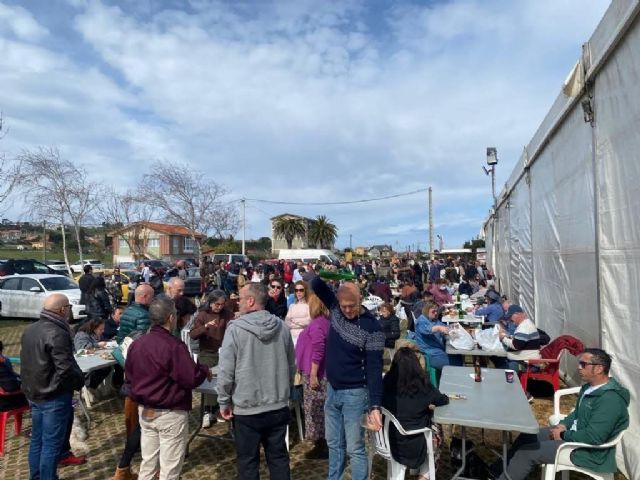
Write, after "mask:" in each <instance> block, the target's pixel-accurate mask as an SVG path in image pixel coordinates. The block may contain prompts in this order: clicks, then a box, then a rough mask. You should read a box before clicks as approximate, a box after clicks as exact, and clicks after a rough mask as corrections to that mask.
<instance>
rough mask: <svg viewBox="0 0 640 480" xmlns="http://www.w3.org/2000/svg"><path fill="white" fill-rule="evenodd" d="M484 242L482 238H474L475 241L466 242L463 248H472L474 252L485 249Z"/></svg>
mask: <svg viewBox="0 0 640 480" xmlns="http://www.w3.org/2000/svg"><path fill="white" fill-rule="evenodd" d="M484 247H485V245H484V240H483V239H481V238H474V239H473V240H468V241H466V242H464V245H463V246H462V248H471V249H473V250H476V249H478V248H484Z"/></svg>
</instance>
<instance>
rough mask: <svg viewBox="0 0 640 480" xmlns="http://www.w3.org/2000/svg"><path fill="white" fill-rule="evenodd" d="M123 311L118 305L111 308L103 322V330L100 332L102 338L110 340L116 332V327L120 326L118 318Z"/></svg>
mask: <svg viewBox="0 0 640 480" xmlns="http://www.w3.org/2000/svg"><path fill="white" fill-rule="evenodd" d="M122 312H124V307H123V306H122V305H118V306H117V307H115V308H114V309H113V312H111V315H109V318H107V320H106V321H105V322H104V332H103V333H102V340H107V341H109V340H112V339H114V338H115V336H116V335H117V334H118V328H119V327H120V318H121V317H122Z"/></svg>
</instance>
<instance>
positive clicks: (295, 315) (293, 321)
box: [284, 280, 312, 346]
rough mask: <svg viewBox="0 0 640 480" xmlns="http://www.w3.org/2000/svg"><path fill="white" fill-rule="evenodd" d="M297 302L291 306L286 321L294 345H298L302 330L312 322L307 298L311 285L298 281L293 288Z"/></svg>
mask: <svg viewBox="0 0 640 480" xmlns="http://www.w3.org/2000/svg"><path fill="white" fill-rule="evenodd" d="M293 291H294V295H295V300H294V303H292V304H291V305H290V306H289V310H288V311H287V315H286V317H285V318H284V321H285V322H286V323H287V326H288V327H289V330H291V337H293V345H294V346H295V345H296V342H297V341H298V336H299V335H300V333H301V332H302V330H303V329H304V328H305V327H306V326H307V325H309V323H310V322H311V318H312V317H311V316H310V314H309V304H308V303H307V298H308V296H309V285H308V284H307V282H305V281H304V280H298V281H297V282H296V283H295V285H294V287H293Z"/></svg>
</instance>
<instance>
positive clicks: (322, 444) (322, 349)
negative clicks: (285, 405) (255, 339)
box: [296, 295, 331, 459]
mask: <svg viewBox="0 0 640 480" xmlns="http://www.w3.org/2000/svg"><path fill="white" fill-rule="evenodd" d="M309 311H310V313H311V317H312V318H313V320H311V323H310V324H309V326H308V327H307V328H305V329H304V330H303V331H302V333H301V334H300V336H299V337H298V344H297V345H296V363H297V365H298V370H299V371H300V372H302V388H303V394H304V404H303V408H304V425H305V436H306V438H307V439H308V440H312V441H313V442H314V446H313V449H312V450H310V451H309V452H307V453H306V455H305V457H306V458H310V459H313V458H315V459H320V458H329V450H328V449H327V441H326V439H325V431H324V401H325V398H326V391H327V379H326V377H325V355H326V346H327V337H328V336H329V327H330V325H331V324H330V322H329V315H330V314H329V310H328V309H327V307H325V305H324V303H322V302H321V301H320V299H319V298H318V297H317V296H315V295H310V297H309Z"/></svg>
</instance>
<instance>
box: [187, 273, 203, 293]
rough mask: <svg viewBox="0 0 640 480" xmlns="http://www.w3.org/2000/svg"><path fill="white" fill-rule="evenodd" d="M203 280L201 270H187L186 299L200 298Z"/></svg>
mask: <svg viewBox="0 0 640 480" xmlns="http://www.w3.org/2000/svg"><path fill="white" fill-rule="evenodd" d="M201 282H202V279H201V278H200V269H199V268H187V279H186V280H185V281H184V295H185V297H199V296H200V287H201Z"/></svg>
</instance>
